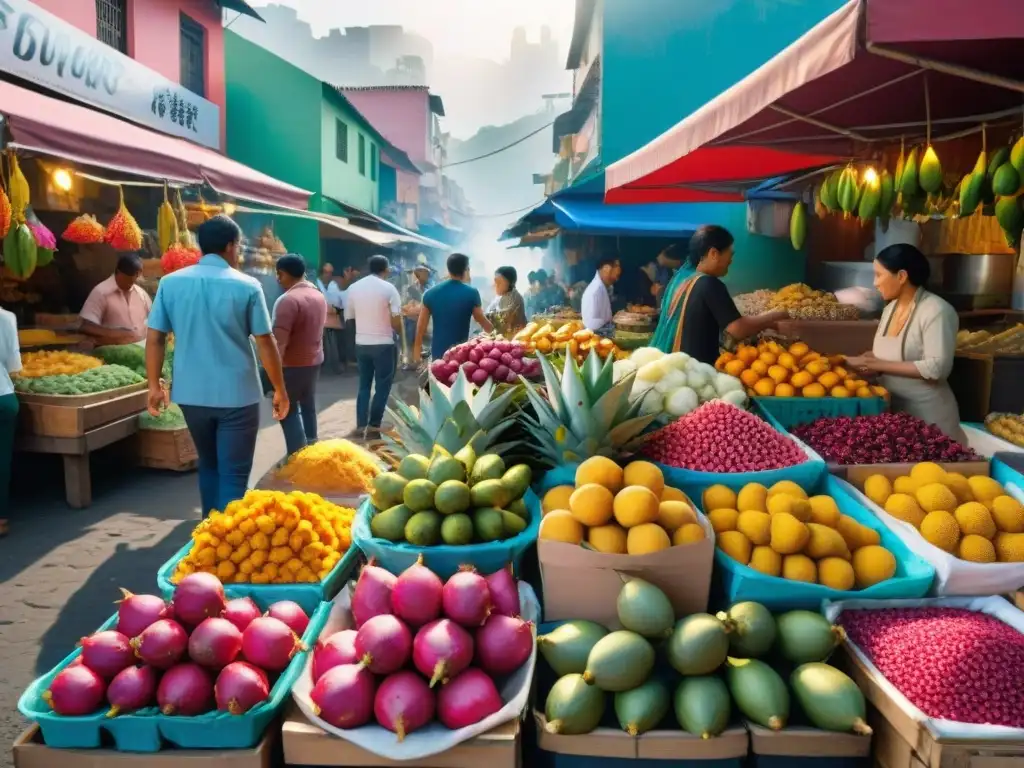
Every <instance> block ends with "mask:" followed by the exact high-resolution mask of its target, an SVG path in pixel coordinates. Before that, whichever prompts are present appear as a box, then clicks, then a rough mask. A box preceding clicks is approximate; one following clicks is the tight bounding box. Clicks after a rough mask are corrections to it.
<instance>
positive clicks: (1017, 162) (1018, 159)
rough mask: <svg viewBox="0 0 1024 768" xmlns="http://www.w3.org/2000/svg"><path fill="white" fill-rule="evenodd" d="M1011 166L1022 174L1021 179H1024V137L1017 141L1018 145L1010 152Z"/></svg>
mask: <svg viewBox="0 0 1024 768" xmlns="http://www.w3.org/2000/svg"><path fill="white" fill-rule="evenodd" d="M1010 164H1011V165H1012V166H1013V167H1014V168H1015V169H1016V171H1017V173H1018V174H1020V176H1021V178H1022V179H1024V136H1021V137H1020V138H1019V139H1017V143H1016V144H1014V145H1013V149H1011V150H1010Z"/></svg>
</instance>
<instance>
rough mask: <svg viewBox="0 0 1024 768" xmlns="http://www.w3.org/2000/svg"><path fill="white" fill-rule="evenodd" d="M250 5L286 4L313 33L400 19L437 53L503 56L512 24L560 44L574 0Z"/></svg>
mask: <svg viewBox="0 0 1024 768" xmlns="http://www.w3.org/2000/svg"><path fill="white" fill-rule="evenodd" d="M250 2H251V4H252V5H254V6H257V7H258V6H261V5H269V4H270V2H275V3H277V4H278V5H290V6H292V7H293V8H295V9H296V10H297V11H298V12H299V17H300V18H302V19H303V20H305V21H307V22H308V23H309V24H310V25H311V26H312V27H313V32H314V34H316V35H318V36H319V35H325V34H327V30H328V29H330V28H331V27H361V26H367V25H370V24H401V25H402V26H403V27H405V29H407V30H409V31H412V32H416V33H418V34H420V35H423V36H424V37H426V38H428V39H429V40H430V41H431V43H433V45H434V55H435V57H440V58H450V57H460V56H473V57H479V58H490V59H494V60H495V61H503V60H505V59H507V58H508V45H509V40H510V39H511V37H512V30H513V28H515V27H520V26H521V27H526V29H527V36H528V37H529V38H530V39H531V40H536V39H537V36H538V35H539V33H540V28H541V27H542V26H544V25H547V26H549V27H551V31H552V33H553V35H554V37H555V39H557V40H558V41H559V42H560V43H561V45H562V47H563V50H564V49H565V47H567V46H568V44H569V39H570V38H571V37H572V20H573V9H574V6H575V2H574V0H250Z"/></svg>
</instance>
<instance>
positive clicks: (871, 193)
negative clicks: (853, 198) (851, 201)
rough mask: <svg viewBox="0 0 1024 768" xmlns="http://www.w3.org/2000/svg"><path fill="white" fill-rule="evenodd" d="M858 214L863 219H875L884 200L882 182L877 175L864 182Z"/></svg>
mask: <svg viewBox="0 0 1024 768" xmlns="http://www.w3.org/2000/svg"><path fill="white" fill-rule="evenodd" d="M862 189H863V192H862V193H861V197H860V204H859V205H858V206H857V216H858V218H860V220H861V221H874V220H875V217H877V216H878V209H879V207H880V206H881V202H882V184H881V180H880V179H879V178H878V176H877V175H873V176H872V177H871V178H870V179H868V180H866V181H865V182H864V186H863V187H862Z"/></svg>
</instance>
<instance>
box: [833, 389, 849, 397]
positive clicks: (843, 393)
mask: <svg viewBox="0 0 1024 768" xmlns="http://www.w3.org/2000/svg"><path fill="white" fill-rule="evenodd" d="M830 394H831V395H832V397H849V396H850V390H848V389H847V388H846V387H832V391H831V393H830Z"/></svg>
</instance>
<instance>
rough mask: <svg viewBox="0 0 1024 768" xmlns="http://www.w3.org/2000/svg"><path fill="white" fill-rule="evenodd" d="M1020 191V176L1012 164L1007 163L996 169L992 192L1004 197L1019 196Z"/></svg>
mask: <svg viewBox="0 0 1024 768" xmlns="http://www.w3.org/2000/svg"><path fill="white" fill-rule="evenodd" d="M1018 189H1020V174H1019V173H1017V169H1016V168H1014V167H1013V166H1012V165H1011V164H1010V163H1008V162H1006V163H1003V164H1002V165H1000V166H999V167H998V168H996V172H995V175H994V176H993V177H992V191H993V192H994V193H995V194H997V195H1001V196H1003V197H1006V196H1009V195H1015V194H1017V190H1018Z"/></svg>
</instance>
